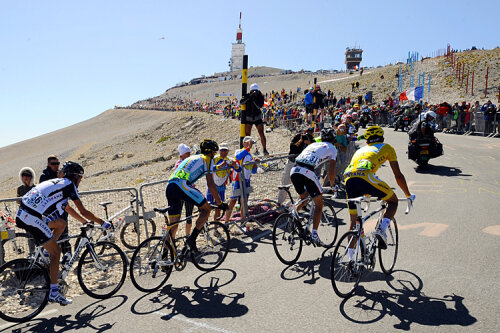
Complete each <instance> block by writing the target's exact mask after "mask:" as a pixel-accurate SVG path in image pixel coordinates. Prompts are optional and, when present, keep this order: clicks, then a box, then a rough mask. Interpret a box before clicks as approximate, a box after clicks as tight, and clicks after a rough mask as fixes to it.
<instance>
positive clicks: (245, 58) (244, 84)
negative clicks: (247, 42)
mask: <svg viewBox="0 0 500 333" xmlns="http://www.w3.org/2000/svg"><path fill="white" fill-rule="evenodd" d="M247 83H248V55H246V54H245V55H244V56H243V71H242V73H241V98H242V99H244V98H245V97H246V95H247ZM246 109H247V106H246V104H241V105H240V149H241V148H243V138H244V137H245V111H246Z"/></svg>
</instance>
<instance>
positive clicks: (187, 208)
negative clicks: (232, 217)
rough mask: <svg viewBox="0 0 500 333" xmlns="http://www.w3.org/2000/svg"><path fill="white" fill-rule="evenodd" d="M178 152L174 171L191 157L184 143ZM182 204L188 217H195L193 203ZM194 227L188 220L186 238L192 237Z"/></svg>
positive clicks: (189, 219)
mask: <svg viewBox="0 0 500 333" xmlns="http://www.w3.org/2000/svg"><path fill="white" fill-rule="evenodd" d="M177 151H178V152H179V160H178V161H177V162H175V166H174V170H175V169H177V167H178V166H179V165H180V164H181V163H182V161H184V160H185V159H186V158H188V157H189V156H191V148H189V146H188V145H186V144H184V143H181V144H179V146H177ZM221 200H222V199H221ZM181 202H182V203H181V209H182V206H184V210H185V212H186V216H191V215H193V208H194V204H193V203H192V202H189V201H184V200H182V201H181ZM192 225H193V220H192V219H191V218H188V219H187V220H186V236H188V235H191V228H192Z"/></svg>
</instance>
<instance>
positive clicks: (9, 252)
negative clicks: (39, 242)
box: [0, 233, 35, 264]
mask: <svg viewBox="0 0 500 333" xmlns="http://www.w3.org/2000/svg"><path fill="white" fill-rule="evenodd" d="M30 239H31V237H30V236H28V234H27V233H16V237H15V238H12V239H4V240H2V247H3V257H2V258H0V264H4V263H6V262H8V261H11V260H14V259H21V258H27V257H28V256H29V254H30V253H31V252H32V251H34V250H35V243H34V241H33V240H30Z"/></svg>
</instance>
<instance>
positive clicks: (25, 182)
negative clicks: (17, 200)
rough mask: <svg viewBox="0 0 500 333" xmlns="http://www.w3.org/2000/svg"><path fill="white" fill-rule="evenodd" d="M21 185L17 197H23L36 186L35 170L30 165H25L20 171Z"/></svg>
mask: <svg viewBox="0 0 500 333" xmlns="http://www.w3.org/2000/svg"><path fill="white" fill-rule="evenodd" d="M19 180H20V181H21V186H19V187H18V188H17V197H22V196H23V195H25V194H26V193H28V192H29V190H31V189H32V188H33V187H35V171H33V169H32V168H30V167H24V168H22V169H21V170H20V171H19Z"/></svg>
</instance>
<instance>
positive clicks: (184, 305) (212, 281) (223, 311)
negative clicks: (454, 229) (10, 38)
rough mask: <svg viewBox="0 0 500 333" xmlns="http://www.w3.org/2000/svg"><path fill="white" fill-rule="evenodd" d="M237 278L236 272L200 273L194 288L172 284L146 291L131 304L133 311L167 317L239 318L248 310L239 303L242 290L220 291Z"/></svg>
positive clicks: (242, 294) (216, 271) (167, 318)
mask: <svg viewBox="0 0 500 333" xmlns="http://www.w3.org/2000/svg"><path fill="white" fill-rule="evenodd" d="M235 278H236V272H234V271H233V270H229V269H220V270H215V271H213V272H207V273H204V274H202V275H200V276H199V277H198V278H197V279H196V280H195V285H196V287H197V288H196V289H195V288H190V287H188V286H185V287H180V288H176V287H172V285H171V284H168V285H166V286H165V287H163V289H162V290H161V291H159V292H154V293H150V294H146V295H144V296H142V297H141V298H139V299H137V300H136V301H135V302H134V303H133V304H132V307H131V311H132V313H134V314H138V315H145V314H151V313H157V314H161V315H162V316H161V318H162V319H164V320H169V319H171V318H172V317H174V316H176V315H178V314H182V315H183V316H184V317H186V318H226V317H240V316H243V315H244V314H246V313H247V312H248V307H247V306H246V305H243V304H241V303H240V299H242V298H244V297H245V293H228V294H224V293H221V292H220V290H219V289H220V288H221V287H223V286H227V285H229V284H230V283H231V282H233V281H234V280H235Z"/></svg>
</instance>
